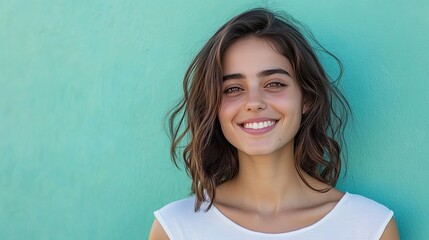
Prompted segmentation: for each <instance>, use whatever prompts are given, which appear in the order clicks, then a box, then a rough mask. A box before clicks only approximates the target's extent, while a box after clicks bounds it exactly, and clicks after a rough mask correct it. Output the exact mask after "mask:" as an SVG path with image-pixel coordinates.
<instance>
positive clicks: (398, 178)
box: [0, 0, 429, 240]
mask: <svg viewBox="0 0 429 240" xmlns="http://www.w3.org/2000/svg"><path fill="white" fill-rule="evenodd" d="M231 2H233V3H231ZM255 6H265V7H271V8H272V9H283V10H286V11H287V12H289V13H291V14H292V15H293V16H295V17H296V18H297V19H299V20H300V21H302V22H303V23H305V24H306V25H308V26H309V27H310V29H312V31H313V33H314V34H315V35H316V37H317V38H318V39H319V40H320V42H321V43H322V44H323V45H324V46H325V47H326V48H328V49H329V50H331V51H332V52H333V53H335V54H336V55H337V56H338V57H339V58H340V59H341V60H342V61H343V63H344V66H345V75H344V78H343V80H342V88H343V89H344V92H345V94H346V96H347V97H348V99H349V101H350V104H351V106H352V108H353V110H354V114H355V115H354V120H353V122H352V124H351V125H350V127H349V130H348V134H347V139H348V150H349V170H348V174H347V177H346V178H345V179H343V180H342V181H341V183H340V185H339V187H340V188H341V189H342V190H345V191H350V192H354V193H359V194H363V195H365V196H368V197H371V198H373V199H375V200H377V201H379V202H381V203H383V204H385V205H386V206H388V207H389V208H391V209H393V210H394V211H395V215H396V218H397V222H398V224H399V229H400V231H401V235H402V239H413V240H415V239H421V240H423V239H428V238H429V227H428V225H427V223H428V222H429V190H428V189H429V188H428V187H427V183H428V182H429V174H427V169H428V167H427V163H428V156H429V144H428V142H429V81H428V76H429V70H428V69H429V17H428V14H427V13H428V12H429V2H428V1H423V0H422V1H418V0H411V1H396V0H394V1H391V0H378V1H370V0H363V1H348V3H345V1H340V0H329V1H315V0H314V1H299V0H291V1H245V0H240V1H227V0H221V1H197V0H189V1H149V0H144V1H129V0H124V1H101V0H91V1H61V0H60V1H48V0H46V1H40V0H39V1H36V0H34V1H20V0H18V1H14V0H2V1H0V136H1V137H0V239H18V240H21V239H22V240H24V239H146V238H147V235H148V232H149V229H150V225H151V223H152V221H153V215H152V212H153V211H154V210H155V209H158V208H160V207H161V206H163V205H164V204H166V203H168V202H170V201H173V200H176V199H179V198H183V197H185V196H186V195H187V194H188V191H189V188H188V186H189V182H188V180H187V178H186V176H185V173H184V172H183V171H179V170H177V169H175V168H174V167H173V165H172V164H171V163H170V162H169V154H168V151H169V150H168V148H169V146H168V138H167V136H166V134H165V132H164V130H163V118H164V115H165V113H166V111H167V109H168V108H169V107H170V106H171V105H172V104H173V103H174V102H175V101H176V100H177V98H178V97H179V96H180V90H181V80H182V76H183V74H184V71H185V69H186V67H187V65H188V64H189V63H190V61H191V58H192V56H194V55H195V53H196V52H197V50H198V49H199V48H200V47H201V46H202V44H203V43H204V41H205V40H207V39H208V37H209V36H210V35H211V34H212V33H213V32H214V31H215V30H216V29H217V28H218V27H219V26H220V25H221V24H222V23H223V22H225V21H226V20H227V19H228V18H230V17H231V16H233V15H234V14H236V13H238V12H241V11H242V10H244V9H247V8H250V7H255ZM321 57H322V59H323V61H324V62H325V64H326V66H327V69H328V70H329V72H330V73H331V74H332V75H334V76H335V74H336V70H337V69H336V67H335V65H334V63H333V62H332V60H330V59H329V58H326V57H324V56H321Z"/></svg>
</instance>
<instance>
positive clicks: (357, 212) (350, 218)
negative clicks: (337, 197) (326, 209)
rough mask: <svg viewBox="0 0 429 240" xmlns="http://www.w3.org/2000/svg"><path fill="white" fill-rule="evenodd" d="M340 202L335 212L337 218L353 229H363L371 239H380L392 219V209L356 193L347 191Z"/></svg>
mask: <svg viewBox="0 0 429 240" xmlns="http://www.w3.org/2000/svg"><path fill="white" fill-rule="evenodd" d="M340 203H341V207H340V208H339V211H338V212H337V214H338V215H339V219H341V221H344V222H347V223H348V224H350V225H349V226H351V227H353V228H355V229H361V230H363V229H364V231H366V234H368V236H371V239H372V238H374V239H380V237H381V235H382V234H383V232H384V230H385V229H386V227H387V226H388V224H389V222H391V220H392V219H393V211H392V210H390V209H389V208H387V207H386V206H384V205H383V204H381V203H378V202H376V201H374V200H372V199H370V198H367V197H364V196H361V195H358V194H351V193H347V194H346V195H345V198H344V199H343V201H341V202H340Z"/></svg>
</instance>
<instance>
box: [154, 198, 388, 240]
mask: <svg viewBox="0 0 429 240" xmlns="http://www.w3.org/2000/svg"><path fill="white" fill-rule="evenodd" d="M194 203H195V197H190V198H186V199H183V200H180V201H177V202H173V203H170V204H168V205H167V206H165V207H163V208H162V209H160V210H158V211H155V213H154V214H155V217H156V218H157V220H158V221H159V223H160V224H161V225H162V227H163V228H164V230H165V232H166V233H167V235H168V237H169V238H170V239H171V240H194V239H198V240H200V239H204V240H215V239H216V240H266V239H285V240H287V239H293V240H304V239H305V240H309V239H310V240H311V239H317V240H324V239H326V240H332V239H338V240H339V239H344V240H354V239H356V240H364V239H371V240H376V239H380V237H381V235H382V234H383V231H384V229H385V227H386V225H387V223H388V222H389V221H390V219H391V218H392V216H393V212H392V211H391V210H389V209H388V208H386V207H385V206H383V205H381V204H379V203H377V202H375V201H373V200H371V199H368V198H365V197H363V196H360V195H356V194H351V193H346V194H345V195H344V196H343V197H342V198H341V200H340V201H339V202H338V203H337V205H336V206H335V207H334V209H332V210H331V212H329V213H328V214H327V215H326V216H325V217H323V218H322V219H321V220H319V221H318V222H316V223H314V224H312V225H310V226H307V227H304V228H301V229H298V230H295V231H291V232H286V233H261V232H255V231H251V230H249V229H246V228H244V227H241V226H240V225H238V224H236V223H234V222H233V221H231V220H230V219H228V218H227V217H226V216H225V215H223V214H222V213H221V212H220V211H219V210H218V209H217V208H216V207H214V206H213V207H212V208H211V209H210V210H209V211H208V212H205V211H204V209H205V208H204V207H205V206H207V205H206V204H207V203H203V205H202V208H201V211H199V212H194Z"/></svg>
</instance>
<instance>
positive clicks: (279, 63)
mask: <svg viewBox="0 0 429 240" xmlns="http://www.w3.org/2000/svg"><path fill="white" fill-rule="evenodd" d="M276 68H283V69H285V70H287V71H289V72H292V66H291V63H290V61H289V60H288V59H287V58H286V57H284V56H283V55H281V54H279V53H278V52H277V51H276V50H274V48H273V45H272V44H271V43H270V42H268V41H267V40H264V39H261V38H256V37H250V38H245V39H241V40H238V41H237V42H235V43H233V44H232V45H231V46H230V47H228V48H227V50H226V51H225V53H224V55H223V58H222V69H223V74H224V75H226V74H233V73H244V74H256V73H258V72H261V71H263V70H266V69H276ZM292 74H293V72H292Z"/></svg>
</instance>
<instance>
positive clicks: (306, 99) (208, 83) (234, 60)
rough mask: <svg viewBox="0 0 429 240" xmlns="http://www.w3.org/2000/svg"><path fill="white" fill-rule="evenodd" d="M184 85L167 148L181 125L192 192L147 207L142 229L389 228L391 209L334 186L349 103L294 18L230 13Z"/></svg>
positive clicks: (348, 234) (370, 235)
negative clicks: (148, 221) (149, 214)
mask: <svg viewBox="0 0 429 240" xmlns="http://www.w3.org/2000/svg"><path fill="white" fill-rule="evenodd" d="M322 49H323V48H322ZM184 90H185V92H184V98H183V100H182V101H181V102H180V103H179V104H178V105H177V107H176V108H175V109H174V110H173V111H172V114H171V117H170V130H171V136H172V147H171V154H172V157H173V161H174V162H175V163H176V164H177V161H178V156H177V152H178V151H180V149H179V143H181V142H182V141H184V139H185V136H189V142H188V143H186V144H187V145H186V148H185V149H184V151H183V160H184V163H185V166H186V169H187V171H188V173H189V175H190V176H191V178H192V191H193V193H194V196H192V197H190V198H187V199H184V200H181V201H177V202H174V203H171V204H169V205H167V206H165V207H164V208H162V209H161V210H159V211H156V212H155V216H156V219H155V221H154V224H153V227H152V230H151V234H150V237H149V238H150V239H380V238H381V239H399V235H398V231H397V228H396V223H395V220H394V218H393V212H392V211H391V210H389V209H387V208H386V207H384V206H383V205H381V204H379V203H377V202H375V201H373V200H370V199H368V198H365V197H363V196H360V195H356V194H351V193H348V192H346V193H343V192H340V191H339V190H337V189H336V188H335V185H336V182H337V179H338V176H339V174H340V170H341V157H340V152H341V143H342V135H343V130H344V123H345V122H346V121H347V113H348V112H349V107H348V104H347V101H346V100H345V98H344V97H343V95H342V94H341V93H340V92H339V91H338V89H337V88H336V87H335V85H334V84H333V83H332V82H331V81H330V80H329V79H328V77H327V75H326V74H325V71H324V70H323V67H322V66H321V64H320V63H319V61H318V59H317V57H316V54H315V53H314V51H313V49H312V48H311V46H310V44H309V43H308V42H307V40H306V39H305V37H304V35H303V34H302V33H301V32H300V31H299V29H298V28H297V27H296V26H295V25H294V24H293V23H292V21H288V20H286V19H284V18H282V17H280V16H278V15H276V14H274V13H272V12H270V11H268V10H266V9H253V10H250V11H247V12H244V13H242V14H240V15H238V16H236V17H234V18H233V19H232V20H230V21H229V22H227V23H226V24H225V25H224V26H222V27H221V28H220V29H219V30H218V31H217V32H216V33H215V34H214V36H213V37H212V38H211V39H210V40H209V41H208V42H207V44H206V45H205V46H204V47H203V49H202V50H201V52H200V53H199V54H198V55H197V57H196V58H195V59H194V61H193V63H192V64H191V66H190V67H189V69H188V71H187V74H186V76H185V79H184ZM334 105H335V106H338V107H339V108H335V109H334V108H333V106H334Z"/></svg>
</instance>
